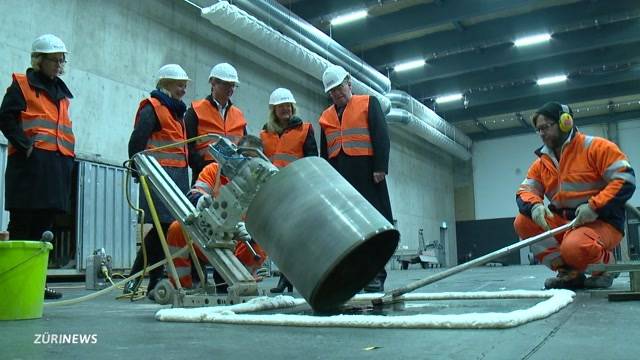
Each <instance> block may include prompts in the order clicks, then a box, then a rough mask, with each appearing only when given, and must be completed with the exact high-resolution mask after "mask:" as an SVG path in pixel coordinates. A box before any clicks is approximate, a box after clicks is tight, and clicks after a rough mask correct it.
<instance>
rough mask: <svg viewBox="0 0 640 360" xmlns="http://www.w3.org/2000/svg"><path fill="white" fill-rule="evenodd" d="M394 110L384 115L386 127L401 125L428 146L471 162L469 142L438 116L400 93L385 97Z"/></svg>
mask: <svg viewBox="0 0 640 360" xmlns="http://www.w3.org/2000/svg"><path fill="white" fill-rule="evenodd" d="M387 96H388V97H389V98H390V99H391V103H392V104H393V107H392V108H391V111H390V112H389V113H388V114H387V122H388V123H400V124H403V125H404V126H406V127H408V128H409V132H411V133H413V134H416V135H418V136H420V137H422V138H423V139H425V140H427V141H428V142H430V143H431V144H433V145H435V146H437V147H438V148H440V149H442V150H444V151H446V152H447V153H449V154H451V155H453V156H455V157H457V158H458V159H461V160H464V161H467V160H469V159H470V158H471V144H472V142H471V139H469V137H468V136H466V135H465V134H463V133H462V132H461V131H460V130H458V129H456V128H455V127H454V126H452V125H451V124H449V123H447V122H446V121H444V120H443V119H442V118H441V117H440V116H438V114H436V113H434V112H433V111H432V110H431V109H429V108H428V107H426V106H425V105H424V104H421V103H420V102H419V101H418V100H416V99H414V98H413V97H411V96H410V95H409V94H407V93H405V92H402V91H396V90H394V91H392V92H391V93H389V94H387Z"/></svg>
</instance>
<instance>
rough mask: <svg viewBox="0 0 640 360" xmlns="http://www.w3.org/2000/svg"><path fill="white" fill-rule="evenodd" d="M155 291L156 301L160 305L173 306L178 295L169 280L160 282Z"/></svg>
mask: <svg viewBox="0 0 640 360" xmlns="http://www.w3.org/2000/svg"><path fill="white" fill-rule="evenodd" d="M153 291H154V292H155V294H154V296H155V301H156V303H157V304H160V305H167V304H171V303H172V301H173V296H174V294H175V293H176V289H175V288H174V287H173V284H172V283H171V281H169V279H162V280H160V282H159V283H158V285H156V287H155V289H154V290H153Z"/></svg>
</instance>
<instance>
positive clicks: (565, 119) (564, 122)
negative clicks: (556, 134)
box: [558, 104, 573, 132]
mask: <svg viewBox="0 0 640 360" xmlns="http://www.w3.org/2000/svg"><path fill="white" fill-rule="evenodd" d="M560 106H561V107H562V112H561V113H560V120H558V125H559V126H560V130H562V132H569V131H571V129H573V117H572V116H571V113H570V111H571V110H569V107H568V106H567V105H563V104H561V105H560Z"/></svg>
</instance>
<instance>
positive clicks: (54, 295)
mask: <svg viewBox="0 0 640 360" xmlns="http://www.w3.org/2000/svg"><path fill="white" fill-rule="evenodd" d="M61 297H62V293H59V292H57V291H55V290H53V289H50V288H48V287H45V288H44V298H45V299H46V300H54V299H60V298H61Z"/></svg>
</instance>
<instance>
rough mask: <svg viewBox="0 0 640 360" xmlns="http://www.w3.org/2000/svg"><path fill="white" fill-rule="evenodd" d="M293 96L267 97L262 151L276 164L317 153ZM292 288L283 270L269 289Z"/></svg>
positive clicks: (284, 93)
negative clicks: (266, 115) (267, 110)
mask: <svg viewBox="0 0 640 360" xmlns="http://www.w3.org/2000/svg"><path fill="white" fill-rule="evenodd" d="M295 104H296V99H294V97H293V94H292V93H291V91H290V90H289V89H285V88H278V89H275V90H274V91H273V92H272V93H271V96H270V97H269V120H268V121H267V123H266V124H264V126H263V128H262V131H261V132H260V138H261V139H262V144H263V146H264V154H265V155H266V156H268V157H269V159H270V160H271V162H272V163H273V164H274V165H275V166H277V167H279V168H282V167H285V166H287V165H289V164H290V163H292V162H293V161H295V160H297V159H300V158H302V157H306V156H318V145H317V144H316V139H315V137H314V135H313V126H312V125H311V124H310V123H308V122H303V121H302V120H301V119H300V118H299V117H297V116H296V105H295ZM285 288H286V289H287V290H288V291H292V290H293V285H292V284H291V283H290V282H289V280H288V279H287V278H286V276H285V275H284V274H281V275H280V280H279V281H278V285H277V286H276V287H275V288H273V289H271V290H270V291H271V292H272V293H281V292H283V291H284V290H285Z"/></svg>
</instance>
